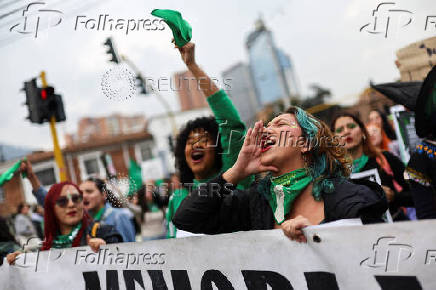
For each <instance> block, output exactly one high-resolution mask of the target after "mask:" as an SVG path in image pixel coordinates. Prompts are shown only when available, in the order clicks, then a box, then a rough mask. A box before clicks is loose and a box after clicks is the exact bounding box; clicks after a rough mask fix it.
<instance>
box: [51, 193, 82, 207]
mask: <svg viewBox="0 0 436 290" xmlns="http://www.w3.org/2000/svg"><path fill="white" fill-rule="evenodd" d="M70 200H71V201H72V202H73V203H74V204H78V203H80V202H81V201H82V200H83V197H82V196H81V195H80V194H78V193H74V194H67V196H61V197H59V198H58V199H57V200H56V204H57V205H58V206H59V207H67V205H68V201H70Z"/></svg>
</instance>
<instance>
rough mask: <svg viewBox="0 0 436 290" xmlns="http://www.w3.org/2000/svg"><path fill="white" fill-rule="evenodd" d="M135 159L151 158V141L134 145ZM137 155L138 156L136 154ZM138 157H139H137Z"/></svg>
mask: <svg viewBox="0 0 436 290" xmlns="http://www.w3.org/2000/svg"><path fill="white" fill-rule="evenodd" d="M136 150H137V155H136V157H137V159H138V160H141V161H147V160H150V159H152V158H153V141H146V142H143V143H139V144H137V145H136ZM138 155H139V156H138ZM138 157H140V158H138Z"/></svg>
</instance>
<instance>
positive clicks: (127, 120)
mask: <svg viewBox="0 0 436 290" xmlns="http://www.w3.org/2000/svg"><path fill="white" fill-rule="evenodd" d="M146 127H147V120H146V118H145V116H144V115H134V116H123V115H120V114H112V115H110V116H107V117H96V118H93V117H86V118H82V119H80V120H79V123H78V128H77V133H76V134H67V135H66V136H65V143H66V145H67V146H72V145H74V144H81V143H86V142H88V141H89V140H95V139H104V138H108V137H113V136H118V135H123V134H132V133H139V132H144V131H145V130H146Z"/></svg>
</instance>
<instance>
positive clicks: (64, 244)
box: [52, 222, 82, 249]
mask: <svg viewBox="0 0 436 290" xmlns="http://www.w3.org/2000/svg"><path fill="white" fill-rule="evenodd" d="M81 227H82V222H80V223H79V224H78V225H77V226H75V227H74V228H73V229H72V230H71V232H70V233H69V234H68V235H57V236H56V238H55V239H54V240H53V245H52V248H56V249H63V248H71V247H72V245H73V240H74V238H75V237H76V236H77V233H78V232H79V231H80V228H81Z"/></svg>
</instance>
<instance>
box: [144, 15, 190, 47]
mask: <svg viewBox="0 0 436 290" xmlns="http://www.w3.org/2000/svg"><path fill="white" fill-rule="evenodd" d="M151 15H153V16H156V17H159V18H162V19H163V20H164V21H165V23H166V24H168V26H169V27H170V28H171V30H172V32H173V36H174V42H175V43H176V45H177V46H178V47H182V46H184V45H185V44H187V43H188V42H189V41H190V40H191V38H192V28H191V25H189V23H188V22H187V21H186V20H184V19H183V18H182V14H180V12H179V11H175V10H169V9H154V10H153V11H151Z"/></svg>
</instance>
